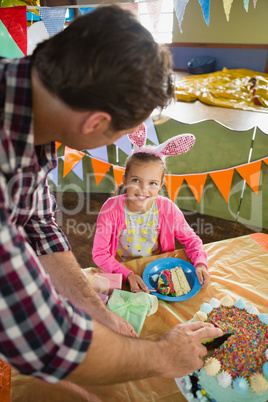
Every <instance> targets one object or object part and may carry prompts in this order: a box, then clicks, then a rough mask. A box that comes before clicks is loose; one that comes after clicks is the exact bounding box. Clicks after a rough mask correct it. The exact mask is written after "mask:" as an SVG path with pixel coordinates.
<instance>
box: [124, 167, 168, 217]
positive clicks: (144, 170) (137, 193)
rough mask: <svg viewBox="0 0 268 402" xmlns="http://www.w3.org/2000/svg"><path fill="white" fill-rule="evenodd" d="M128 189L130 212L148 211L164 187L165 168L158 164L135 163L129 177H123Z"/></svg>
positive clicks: (127, 203) (127, 201)
mask: <svg viewBox="0 0 268 402" xmlns="http://www.w3.org/2000/svg"><path fill="white" fill-rule="evenodd" d="M123 182H124V185H125V186H126V188H127V198H126V206H127V208H128V210H129V211H131V212H135V213H143V212H146V211H148V210H149V209H150V208H151V206H152V203H153V201H154V199H155V198H156V196H157V195H158V193H159V191H160V189H161V187H162V185H163V167H162V164H161V163H158V162H146V163H143V162H134V163H132V165H131V167H130V169H129V172H128V175H127V177H125V176H123Z"/></svg>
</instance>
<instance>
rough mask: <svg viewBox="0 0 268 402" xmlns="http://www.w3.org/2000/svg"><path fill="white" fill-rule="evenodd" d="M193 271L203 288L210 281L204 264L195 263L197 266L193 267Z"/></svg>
mask: <svg viewBox="0 0 268 402" xmlns="http://www.w3.org/2000/svg"><path fill="white" fill-rule="evenodd" d="M195 272H196V275H197V277H198V280H199V282H200V283H201V285H202V288H205V287H206V286H207V285H208V284H209V281H210V275H209V273H208V270H207V268H206V266H205V265H204V264H197V266H196V267H195Z"/></svg>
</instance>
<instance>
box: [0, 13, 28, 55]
mask: <svg viewBox="0 0 268 402" xmlns="http://www.w3.org/2000/svg"><path fill="white" fill-rule="evenodd" d="M0 22H1V24H0V37H1V44H0V55H1V56H3V57H10V58H13V57H22V56H24V55H26V54H27V19H26V6H21V7H7V8H5V7H1V8H0Z"/></svg>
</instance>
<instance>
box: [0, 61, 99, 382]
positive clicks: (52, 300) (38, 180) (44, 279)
mask: <svg viewBox="0 0 268 402" xmlns="http://www.w3.org/2000/svg"><path fill="white" fill-rule="evenodd" d="M30 73H31V61H30V58H28V57H26V58H22V59H14V60H8V59H3V58H0V137H1V142H0V291H1V294H0V358H2V359H3V360H5V361H7V362H8V363H10V364H11V365H13V366H14V367H16V368H17V369H18V370H19V371H20V372H22V373H24V374H28V375H33V376H36V377H38V378H41V379H44V380H46V381H49V382H57V381H59V380H60V379H62V378H64V377H65V376H66V375H68V374H69V373H70V372H72V371H73V370H74V369H75V368H76V367H77V365H78V364H79V363H80V362H81V361H82V360H83V359H84V357H85V353H86V352H87V349H88V347H89V344H90V341H91V338H92V330H93V324H92V321H91V319H90V317H89V316H88V315H87V314H86V313H85V312H83V311H80V310H79V309H77V308H75V307H74V306H73V305H72V304H71V303H69V302H68V301H67V300H66V299H64V298H63V297H61V296H60V295H58V294H57V293H56V291H55V289H54V288H53V286H52V285H51V282H50V279H49V277H48V276H47V275H46V274H45V272H44V270H43V268H42V266H41V264H40V263H39V260H38V256H39V255H42V254H48V253H53V252H57V251H64V250H69V249H70V246H69V244H68V242H67V239H66V238H65V236H64V234H63V233H62V231H61V230H60V228H59V227H58V226H57V224H56V222H55V220H54V217H53V212H52V208H51V203H50V194H49V188H48V185H47V181H46V178H47V174H48V172H49V171H50V170H51V169H53V168H54V167H55V166H56V163H57V162H56V151H55V144H54V143H48V144H46V145H44V146H35V145H34V136H33V115H32V95H31V81H30Z"/></svg>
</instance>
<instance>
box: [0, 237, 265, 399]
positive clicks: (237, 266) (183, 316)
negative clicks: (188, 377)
mask: <svg viewBox="0 0 268 402" xmlns="http://www.w3.org/2000/svg"><path fill="white" fill-rule="evenodd" d="M204 247H205V250H206V251H207V253H208V262H209V271H210V275H211V283H210V285H209V286H208V287H207V288H206V289H201V290H200V292H199V293H198V294H197V295H196V296H195V297H194V298H192V299H190V300H188V301H184V302H179V303H168V302H164V301H162V300H159V308H158V311H157V312H156V313H155V314H154V315H152V316H150V317H147V318H146V320H145V324H144V327H143V330H142V332H141V335H140V336H141V337H143V338H151V339H154V338H156V337H157V336H158V335H159V334H161V333H163V332H164V331H166V330H168V329H169V328H171V327H173V326H174V325H176V324H178V323H183V322H185V321H188V320H189V319H191V318H192V317H193V315H194V313H195V312H196V311H198V310H199V307H200V305H201V304H202V303H204V302H208V301H209V300H210V299H211V298H212V297H216V298H221V297H223V296H224V294H225V293H226V292H228V293H229V294H230V295H231V296H232V297H233V298H234V299H235V300H237V299H238V298H240V297H242V298H243V299H244V301H245V302H246V304H247V305H250V304H253V305H255V306H256V307H257V308H258V309H259V310H260V311H261V312H266V313H267V312H268V235H265V234H254V235H249V236H243V237H239V238H234V239H229V240H224V241H220V242H215V243H210V244H206V245H205V246H204ZM174 256H175V257H178V258H182V259H187V258H186V255H185V253H184V251H183V250H179V251H174V252H173V253H166V254H163V255H161V256H157V257H148V258H144V259H141V260H135V261H132V262H131V263H127V264H126V265H127V266H128V267H131V268H132V269H133V270H135V271H136V272H137V273H138V274H142V272H143V270H144V268H145V267H146V266H147V264H148V263H149V262H151V261H152V260H154V259H156V258H160V257H174ZM179 358H180V356H179V355H178V360H179ZM159 364H161V362H160V361H159ZM11 386H12V387H11V395H12V398H11V400H12V402H36V401H38V402H48V401H50V402H74V401H75V402H84V401H90V402H95V401H96V402H100V401H109V402H130V401H131V402H132V401H135V402H145V401H147V402H152V401H157V402H160V401H161V402H162V401H167V402H173V401H174V402H175V401H176V402H180V401H185V398H184V397H183V396H182V394H181V393H180V391H179V389H178V387H177V385H176V383H175V381H174V380H173V379H163V378H160V377H154V378H149V379H145V380H139V381H130V382H127V383H124V384H119V385H113V386H106V387H90V388H88V389H81V388H78V387H75V386H73V385H72V384H70V383H68V382H67V381H62V382H61V383H59V384H57V385H49V384H46V383H44V382H42V381H39V380H35V379H32V378H31V377H26V376H22V375H20V374H18V373H17V372H16V371H15V370H12V374H11ZM0 400H1V402H2V399H1V393H0Z"/></svg>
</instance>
